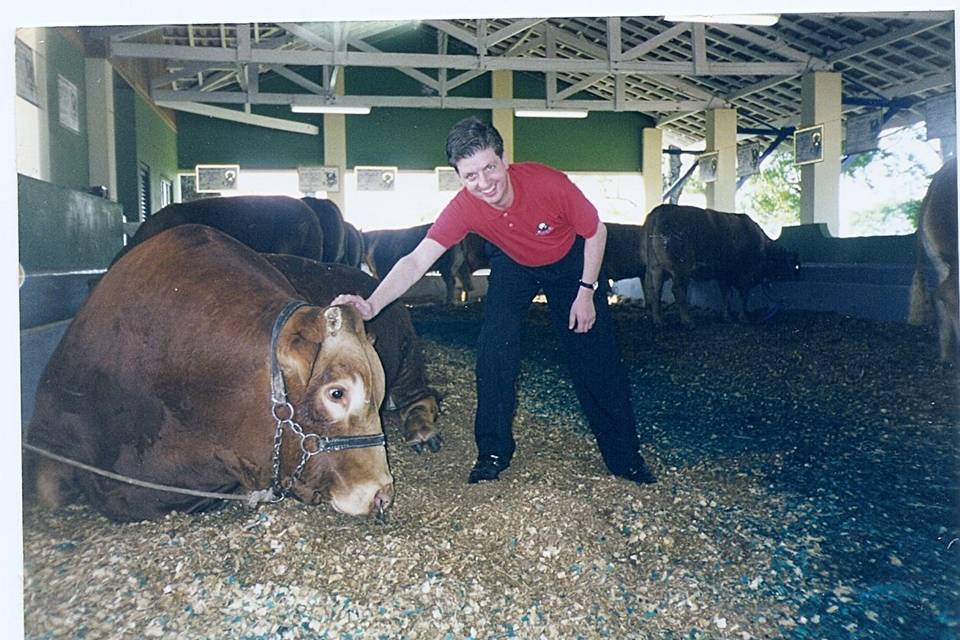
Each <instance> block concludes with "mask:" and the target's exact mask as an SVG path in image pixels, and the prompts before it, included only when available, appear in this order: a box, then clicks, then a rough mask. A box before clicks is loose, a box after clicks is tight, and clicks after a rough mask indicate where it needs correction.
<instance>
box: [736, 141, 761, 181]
mask: <svg viewBox="0 0 960 640" xmlns="http://www.w3.org/2000/svg"><path fill="white" fill-rule="evenodd" d="M759 170H760V143H759V142H751V143H749V144H744V145H741V146H739V147H737V177H738V178H742V177H744V176H752V175H753V174H755V173H756V172H757V171H759Z"/></svg>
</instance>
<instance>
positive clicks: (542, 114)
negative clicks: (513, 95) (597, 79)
mask: <svg viewBox="0 0 960 640" xmlns="http://www.w3.org/2000/svg"><path fill="white" fill-rule="evenodd" d="M513 115H515V116H517V117H518V118H586V117H587V112H586V110H582V109H514V110H513Z"/></svg>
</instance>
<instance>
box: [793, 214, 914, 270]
mask: <svg viewBox="0 0 960 640" xmlns="http://www.w3.org/2000/svg"><path fill="white" fill-rule="evenodd" d="M777 243H778V244H781V245H783V246H784V247H786V248H787V249H790V250H791V251H799V252H800V259H801V260H802V261H803V262H805V263H813V262H816V263H825V264H901V265H913V264H914V263H915V262H916V259H917V239H916V237H915V236H914V235H913V234H909V235H904V236H867V237H862V238H834V237H831V236H830V232H829V231H828V230H827V225H826V223H823V222H817V223H813V224H802V225H798V226H792V227H784V228H783V231H782V232H781V233H780V238H778V239H777Z"/></svg>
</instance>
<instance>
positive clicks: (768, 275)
mask: <svg viewBox="0 0 960 640" xmlns="http://www.w3.org/2000/svg"><path fill="white" fill-rule="evenodd" d="M641 260H642V261H643V262H644V263H645V264H646V275H645V277H644V282H643V285H644V286H643V295H644V298H645V299H646V301H647V304H649V305H650V311H651V314H652V315H653V321H654V322H655V323H657V324H660V323H662V322H663V316H662V313H661V310H660V295H661V292H662V287H663V282H664V279H665V278H666V276H667V275H669V276H670V277H671V278H672V280H673V295H674V298H675V299H676V301H677V307H678V308H679V310H680V319H681V321H682V322H683V323H684V324H689V323H690V312H689V309H688V308H687V285H688V284H689V282H690V281H691V280H716V281H717V282H718V283H719V284H720V289H721V291H722V292H723V302H724V317H725V318H726V317H728V316H729V312H730V290H731V288H734V289H736V290H737V292H738V293H739V294H740V311H739V314H738V315H739V318H740V320H741V321H743V320H746V319H747V298H748V296H749V294H750V290H751V289H752V288H753V287H755V286H756V285H758V284H760V283H761V282H764V281H767V280H770V279H781V278H789V277H792V276H794V275H795V274H797V272H798V271H799V269H800V262H799V256H797V254H796V252H791V251H787V250H786V249H784V248H783V247H781V246H779V245H778V244H776V243H775V242H774V241H773V240H771V239H770V238H769V237H767V234H765V233H764V232H763V229H761V228H760V225H758V224H757V223H756V222H754V221H753V220H751V219H750V217H749V216H747V215H746V214H743V213H724V212H722V211H714V210H712V209H701V208H699V207H690V206H683V205H675V204H662V205H659V206H658V207H656V208H654V210H653V211H651V212H650V215H648V216H647V219H646V221H644V224H643V242H642V246H641Z"/></svg>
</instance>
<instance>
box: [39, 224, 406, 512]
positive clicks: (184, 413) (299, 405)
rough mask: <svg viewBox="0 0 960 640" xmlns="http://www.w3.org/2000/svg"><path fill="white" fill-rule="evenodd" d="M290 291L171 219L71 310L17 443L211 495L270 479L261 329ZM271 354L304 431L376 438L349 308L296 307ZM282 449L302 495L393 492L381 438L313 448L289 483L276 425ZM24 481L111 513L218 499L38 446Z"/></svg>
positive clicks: (372, 357) (237, 250)
mask: <svg viewBox="0 0 960 640" xmlns="http://www.w3.org/2000/svg"><path fill="white" fill-rule="evenodd" d="M297 298H298V295H297V293H296V291H295V290H294V289H293V287H292V286H291V285H290V283H289V282H288V281H287V279H286V278H285V277H284V276H283V275H282V274H281V273H280V272H279V271H277V270H276V269H275V268H274V267H273V266H271V265H270V263H269V262H267V261H266V260H265V259H264V258H263V257H261V256H260V255H259V254H257V253H255V252H254V251H252V250H251V249H249V248H247V247H246V246H244V245H242V244H240V243H239V242H237V241H236V240H234V239H232V238H230V237H229V236H227V235H225V234H223V233H221V232H219V231H217V230H215V229H212V228H210V227H206V226H201V225H180V226H178V227H176V228H174V229H170V230H168V231H166V232H164V233H161V234H159V235H157V236H155V237H154V238H151V239H150V240H148V241H146V242H144V243H143V244H141V245H138V246H137V247H135V248H134V249H133V250H131V251H130V252H129V253H128V254H127V255H126V256H124V257H123V258H122V259H121V260H119V261H118V262H116V263H115V264H114V265H113V267H112V268H111V269H110V270H109V271H108V272H107V273H106V274H105V275H104V277H103V279H102V280H101V281H100V283H99V284H98V285H97V287H96V288H95V289H94V291H93V292H92V293H91V295H90V297H89V298H88V299H87V300H86V302H85V303H84V304H83V305H82V307H81V308H80V310H79V311H78V312H77V315H76V316H75V318H74V319H73V321H72V323H71V324H70V327H69V329H68V330H67V332H66V334H65V335H64V337H63V339H62V340H61V342H60V344H59V346H58V347H57V349H56V351H55V352H54V354H53V356H52V358H51V359H50V362H49V363H48V365H47V368H46V370H45V371H44V374H43V377H42V379H41V382H40V385H39V388H38V391H37V401H36V411H35V413H34V417H33V419H32V421H31V423H30V426H29V430H28V432H27V441H28V442H29V443H30V444H32V445H35V446H39V447H42V448H45V449H47V450H49V451H51V452H52V453H54V454H58V455H61V456H65V457H67V458H70V459H73V460H76V461H78V462H81V463H85V464H88V465H93V466H95V467H98V468H100V469H104V470H107V471H110V472H114V473H118V474H122V475H125V476H128V477H132V478H135V479H139V480H144V481H148V482H154V483H160V484H165V485H173V486H177V487H182V488H187V489H195V490H201V491H214V492H221V493H223V492H235V493H246V492H250V491H254V490H263V489H266V488H268V487H270V486H271V482H272V479H273V471H272V462H273V446H274V434H275V430H276V419H275V418H274V416H273V414H272V406H271V402H270V398H271V384H270V362H271V331H272V328H273V324H274V321H275V319H276V318H277V316H278V314H279V313H280V311H281V309H283V308H284V307H285V305H286V304H287V303H288V302H289V301H291V300H294V299H297ZM276 354H277V359H278V361H279V365H280V367H281V370H282V372H283V376H284V378H285V380H286V387H287V393H288V399H289V402H290V403H291V405H292V406H293V408H294V415H293V419H294V421H296V422H297V423H299V425H300V426H301V428H302V430H303V433H305V434H319V435H321V436H347V435H349V436H356V435H367V434H382V427H381V422H380V415H379V408H380V404H381V402H382V400H383V394H384V379H383V369H382V367H381V365H380V360H379V359H378V358H377V355H376V352H375V351H374V349H373V347H372V346H371V345H370V343H369V341H368V340H367V337H366V334H365V331H364V327H363V322H362V321H361V320H360V317H359V315H358V314H357V313H356V311H354V310H353V309H351V308H349V307H328V308H322V307H317V306H305V307H301V308H300V309H298V310H297V311H295V312H294V313H293V315H292V316H291V317H290V319H289V321H288V322H287V323H286V324H285V325H284V327H283V329H282V331H281V332H280V334H279V339H278V341H277V348H276ZM281 413H283V411H282V410H281ZM281 444H282V446H281V466H280V472H281V480H282V481H283V483H285V484H287V485H290V486H289V490H290V492H291V493H292V494H293V495H294V496H295V497H296V498H298V499H299V500H302V501H303V502H305V503H308V504H318V503H320V502H321V501H325V500H329V501H330V502H331V504H332V505H333V507H334V508H335V509H337V510H338V511H342V512H344V513H349V514H366V513H372V512H378V511H380V510H381V509H382V508H383V507H385V506H386V505H387V504H388V503H389V502H390V500H391V497H392V494H393V479H392V477H391V475H390V471H389V469H388V467H387V459H386V452H385V450H384V448H383V446H377V447H368V448H362V449H350V450H345V451H337V452H326V453H319V454H317V455H314V456H313V457H311V458H310V459H309V460H308V461H307V463H306V466H305V468H304V469H303V472H302V474H301V475H300V477H299V479H297V480H296V481H293V476H294V471H295V469H296V467H297V465H298V464H299V462H300V459H301V446H302V445H303V444H304V443H303V442H302V441H301V440H300V439H299V438H298V437H296V435H295V434H294V433H293V431H292V430H291V429H290V428H285V429H284V432H283V438H282V442H281ZM308 446H309V443H308ZM33 476H34V481H35V487H36V490H37V495H38V497H39V499H40V501H41V502H42V503H44V504H46V505H48V506H51V507H57V506H59V505H62V504H63V503H64V502H65V500H66V499H67V495H66V493H67V490H69V489H71V488H74V487H76V488H79V489H81V490H82V491H83V493H85V494H86V495H87V497H88V499H89V500H90V502H91V503H92V504H93V505H94V506H95V507H96V508H98V509H99V510H100V511H102V512H103V513H104V514H106V515H107V516H109V517H111V518H114V519H117V520H141V519H149V518H157V517H159V516H161V515H162V514H163V513H165V512H167V511H170V510H173V509H176V510H178V511H182V512H190V511H196V510H200V509H204V508H208V507H210V506H213V505H215V504H217V503H218V501H217V500H213V499H210V498H198V497H193V496H187V495H181V494H176V493H170V492H166V491H158V490H153V489H147V488H142V487H139V486H134V485H131V484H127V483H123V482H118V481H115V480H108V479H105V478H103V477H101V476H98V475H93V474H91V473H88V472H84V471H79V470H77V469H76V468H75V467H73V466H68V465H66V464H63V463H61V462H55V461H53V460H50V459H49V458H46V457H41V456H37V458H36V463H35V469H34V474H33Z"/></svg>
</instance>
